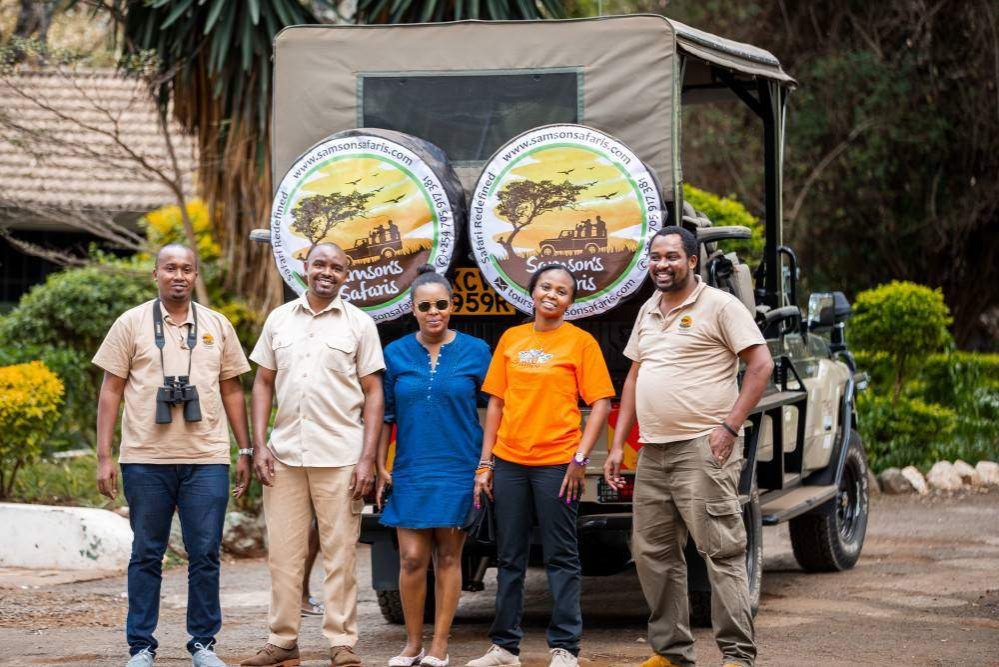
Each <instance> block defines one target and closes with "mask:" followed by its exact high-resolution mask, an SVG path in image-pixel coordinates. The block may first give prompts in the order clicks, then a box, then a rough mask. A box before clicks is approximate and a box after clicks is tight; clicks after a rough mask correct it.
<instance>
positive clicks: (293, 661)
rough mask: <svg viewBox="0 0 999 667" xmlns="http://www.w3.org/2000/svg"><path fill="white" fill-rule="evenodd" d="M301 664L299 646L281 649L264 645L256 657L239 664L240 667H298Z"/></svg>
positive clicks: (271, 645) (272, 645)
mask: <svg viewBox="0 0 999 667" xmlns="http://www.w3.org/2000/svg"><path fill="white" fill-rule="evenodd" d="M301 664H302V660H301V658H299V655H298V647H297V646H294V647H292V648H281V647H280V646H275V645H274V644H264V647H263V648H262V649H260V650H259V651H257V654H256V655H255V656H253V657H252V658H247V659H246V660H244V661H243V662H241V663H239V667H296V665H301Z"/></svg>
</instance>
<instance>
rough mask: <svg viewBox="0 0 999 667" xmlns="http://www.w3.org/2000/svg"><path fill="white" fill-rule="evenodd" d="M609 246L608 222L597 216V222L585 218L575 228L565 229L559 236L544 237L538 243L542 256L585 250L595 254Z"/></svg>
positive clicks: (589, 253) (587, 252)
mask: <svg viewBox="0 0 999 667" xmlns="http://www.w3.org/2000/svg"><path fill="white" fill-rule="evenodd" d="M606 247H607V223H605V222H604V221H603V219H601V218H600V216H597V219H596V222H593V221H591V220H590V219H586V220H583V221H582V222H580V223H579V224H578V225H576V227H575V229H563V230H562V231H561V232H559V235H558V237H557V238H553V239H544V240H543V241H541V243H540V244H539V245H538V248H539V250H540V251H541V256H542V257H552V256H554V255H562V254H572V253H576V252H580V251H582V252H584V253H586V254H588V255H594V254H596V253H597V252H598V251H600V250H602V249H604V248H606Z"/></svg>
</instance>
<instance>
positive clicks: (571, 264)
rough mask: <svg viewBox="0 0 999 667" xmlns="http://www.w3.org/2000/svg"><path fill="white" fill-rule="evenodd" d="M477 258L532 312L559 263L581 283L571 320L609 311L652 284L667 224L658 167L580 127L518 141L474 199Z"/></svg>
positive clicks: (493, 163) (500, 155)
mask: <svg viewBox="0 0 999 667" xmlns="http://www.w3.org/2000/svg"><path fill="white" fill-rule="evenodd" d="M470 208H471V210H470V219H469V230H470V235H471V243H472V250H473V252H474V254H475V259H476V261H477V262H478V264H479V268H480V269H481V270H482V273H483V275H485V277H486V279H487V280H488V281H489V282H490V283H491V284H492V285H493V287H494V288H495V289H496V291H498V292H499V293H500V294H502V295H503V297H504V298H505V299H506V300H507V301H509V302H510V303H511V304H513V305H514V306H515V307H516V308H517V309H518V310H521V311H523V312H525V313H531V312H533V310H534V306H533V301H532V299H531V297H530V294H528V292H527V285H528V283H529V282H530V279H531V276H532V275H533V274H534V272H535V271H537V269H538V268H540V267H541V266H543V265H545V264H551V263H557V264H562V265H564V266H566V267H568V268H569V269H571V270H572V271H573V272H574V273H575V274H576V277H577V281H578V282H577V291H576V302H575V303H574V304H573V305H572V306H571V307H570V308H569V310H568V311H566V315H565V316H566V319H577V318H580V317H587V316H590V315H595V314H597V313H601V312H605V311H607V310H610V309H611V308H613V307H614V306H616V305H617V304H618V303H620V301H621V300H622V299H624V298H625V297H627V296H628V295H630V294H632V293H633V292H635V291H636V290H637V289H638V288H639V287H640V286H641V284H642V281H643V280H644V279H645V275H646V272H647V270H648V260H647V259H646V257H645V252H644V250H645V246H646V243H647V241H648V239H649V238H650V237H651V236H652V234H654V233H655V231H656V230H657V229H659V228H660V227H661V225H662V199H661V197H660V194H659V187H658V185H657V183H656V180H655V178H654V177H653V176H652V173H651V172H650V171H649V169H648V168H647V167H646V166H645V165H644V164H642V162H641V160H639V159H638V157H637V156H636V155H635V154H634V153H632V152H631V150H629V149H628V148H627V147H626V146H625V145H624V144H622V143H620V142H619V141H617V140H616V139H614V138H613V137H610V136H608V135H606V134H604V133H602V132H599V131H598V130H594V129H592V128H588V127H583V126H580V125H550V126H546V127H541V128H537V129H534V130H531V131H529V132H526V133H524V134H522V135H520V136H519V137H517V138H516V139H513V140H512V141H510V142H508V143H507V144H506V145H505V146H504V147H503V148H501V149H500V150H499V151H498V152H497V153H496V154H495V155H494V156H493V157H492V159H491V160H490V161H489V163H488V164H487V165H486V167H485V169H484V170H483V172H482V174H481V175H480V176H479V180H478V182H477V183H476V186H475V190H474V191H473V195H472V202H471V207H470Z"/></svg>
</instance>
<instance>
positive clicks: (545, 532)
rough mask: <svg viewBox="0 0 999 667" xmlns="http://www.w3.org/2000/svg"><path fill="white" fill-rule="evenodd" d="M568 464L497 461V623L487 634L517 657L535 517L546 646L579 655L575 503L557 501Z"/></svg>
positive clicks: (580, 620)
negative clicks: (548, 612) (547, 610)
mask: <svg viewBox="0 0 999 667" xmlns="http://www.w3.org/2000/svg"><path fill="white" fill-rule="evenodd" d="M565 469H566V465H564V464H563V465H556V466H525V465H519V464H517V463H510V462H508V461H503V460H501V459H496V469H495V470H494V471H493V497H494V498H495V502H494V507H495V510H496V551H497V560H498V572H497V575H496V582H497V585H498V587H497V590H496V618H495V619H494V620H493V627H492V628H491V629H490V630H489V636H490V637H491V638H492V642H493V643H494V644H496V645H497V646H502V647H503V648H505V649H506V650H507V651H510V652H511V653H514V654H519V653H520V640H521V639H522V638H523V636H524V631H523V630H522V629H521V627H520V621H521V617H522V616H523V613H524V577H525V575H526V574H527V562H528V556H529V554H530V550H531V533H532V532H533V524H534V518H537V522H538V527H539V529H540V532H541V547H542V550H543V553H544V562H545V571H546V573H547V574H548V590H549V592H550V593H551V596H552V617H551V621H550V622H549V624H548V633H547V636H548V646H549V647H550V648H563V649H565V650H567V651H569V652H570V653H572V654H573V655H579V638H580V635H582V633H583V616H582V612H581V611H580V608H579V589H580V585H581V581H582V570H581V568H580V565H579V546H578V544H577V541H576V515H577V514H578V512H579V502H578V501H577V502H573V503H572V504H571V505H569V504H566V502H565V500H563V499H562V498H559V497H558V491H559V487H560V486H562V479H563V478H564V477H565Z"/></svg>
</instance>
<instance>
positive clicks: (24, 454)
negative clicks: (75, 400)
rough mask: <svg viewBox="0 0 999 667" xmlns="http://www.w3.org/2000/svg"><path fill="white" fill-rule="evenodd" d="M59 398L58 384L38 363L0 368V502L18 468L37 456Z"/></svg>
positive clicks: (55, 414)
mask: <svg viewBox="0 0 999 667" xmlns="http://www.w3.org/2000/svg"><path fill="white" fill-rule="evenodd" d="M62 395H63V386H62V382H60V381H59V378H58V376H56V374H55V373H53V372H52V371H50V370H49V369H48V368H47V367H46V366H45V364H43V363H42V362H40V361H32V362H30V363H27V364H15V365H13V366H4V367H2V368H0V498H7V497H8V496H9V495H10V493H11V491H12V490H13V489H14V481H15V479H16V477H17V473H18V471H19V470H20V469H21V467H22V466H23V465H24V464H25V463H30V462H31V461H34V460H35V459H37V458H38V457H39V455H41V453H42V450H43V445H44V443H45V440H46V438H47V437H48V435H49V433H50V432H51V431H52V428H53V427H54V426H55V425H56V422H57V421H58V420H59V408H60V406H61V405H62Z"/></svg>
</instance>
